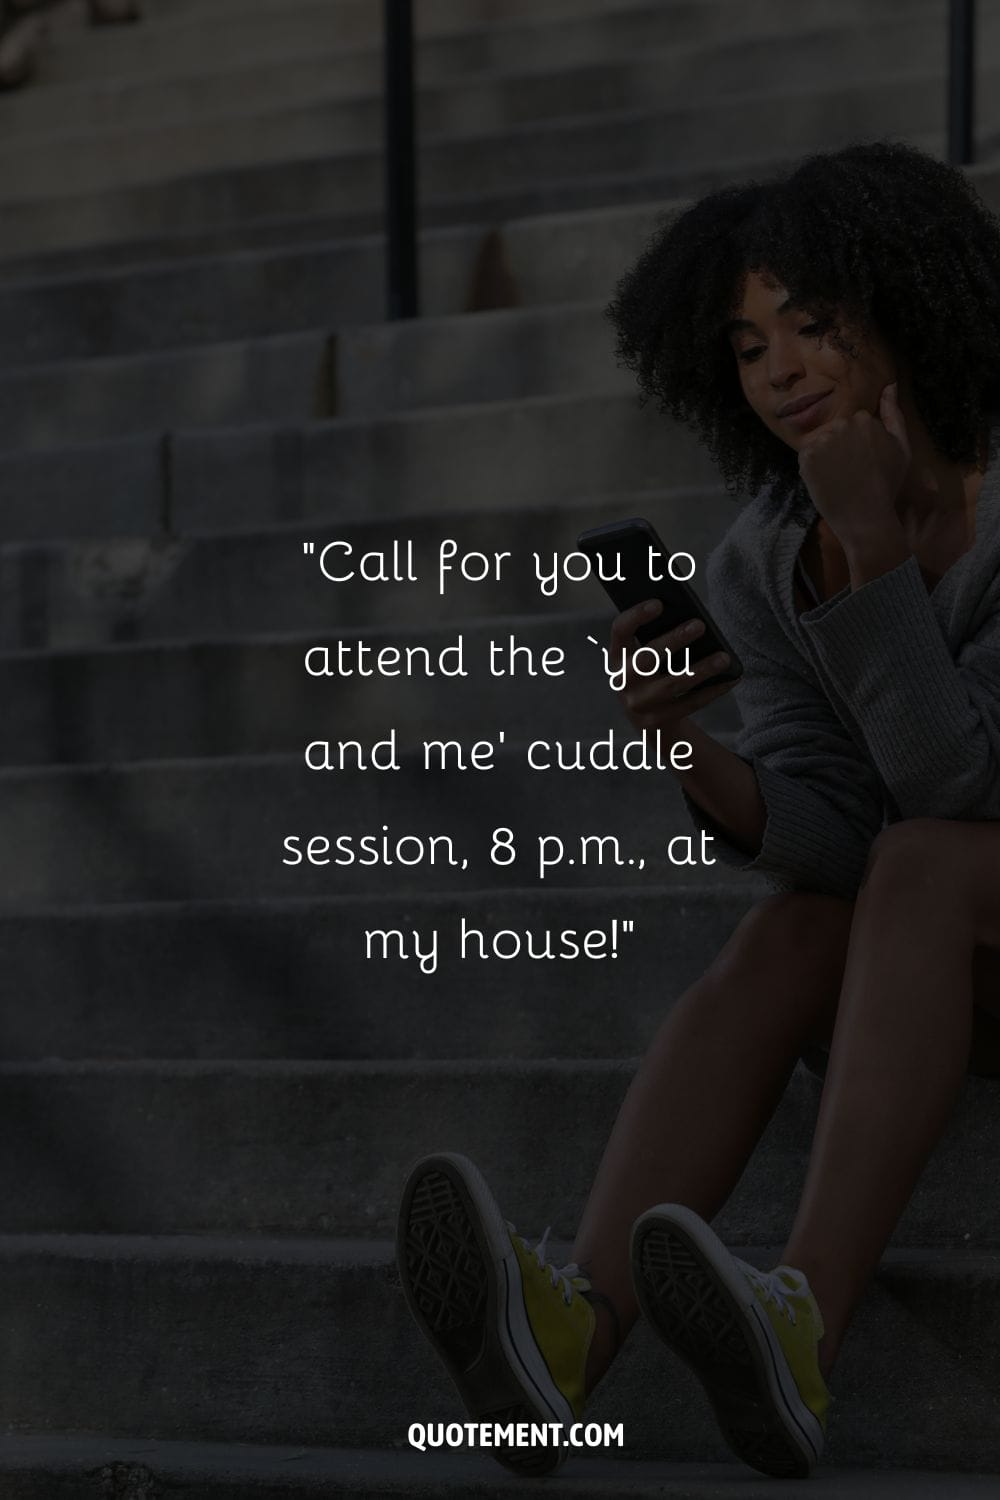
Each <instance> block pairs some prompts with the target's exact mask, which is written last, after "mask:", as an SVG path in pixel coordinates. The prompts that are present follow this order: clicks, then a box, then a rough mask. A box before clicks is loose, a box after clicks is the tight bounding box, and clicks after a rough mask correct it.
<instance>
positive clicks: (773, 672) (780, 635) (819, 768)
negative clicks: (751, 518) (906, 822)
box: [685, 538, 884, 898]
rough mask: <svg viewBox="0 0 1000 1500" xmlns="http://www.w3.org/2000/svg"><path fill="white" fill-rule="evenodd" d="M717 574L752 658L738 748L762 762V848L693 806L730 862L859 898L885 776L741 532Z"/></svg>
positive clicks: (717, 609)
mask: <svg viewBox="0 0 1000 1500" xmlns="http://www.w3.org/2000/svg"><path fill="white" fill-rule="evenodd" d="M707 576H708V583H709V591H710V600H711V608H712V612H713V614H714V615H715V618H716V620H717V621H718V624H719V626H720V627H721V629H722V630H723V632H724V634H725V635H726V637H727V638H728V640H729V641H730V642H731V644H732V645H733V647H734V648H735V649H736V651H737V652H738V654H739V656H740V658H741V660H742V662H743V668H744V674H743V677H742V679H741V681H740V683H739V684H738V686H737V687H736V688H735V689H734V696H735V698H736V701H737V704H738V707H739V710H740V715H741V718H742V728H741V730H740V732H739V735H738V737H737V741H736V753H737V754H738V755H740V756H741V757H742V758H743V759H744V760H746V761H747V762H748V763H749V764H750V765H751V766H752V767H753V769H754V771H755V773H756V776H757V782H758V785H759V787H760V793H761V796H762V798H763V801H764V805H765V808H766V812H767V820H766V824H765V828H764V836H763V841H762V844H761V848H760V851H759V853H758V854H757V855H756V856H755V857H753V858H750V857H748V856H747V854H746V853H745V852H744V851H743V850H740V849H739V848H738V847H736V846H735V845H733V844H731V843H730V842H729V841H728V840H727V839H726V838H725V837H724V835H723V834H722V831H721V829H720V828H719V827H718V825H716V824H715V823H714V821H713V820H712V819H710V818H708V817H707V816H706V815H705V813H703V812H702V811H701V809H700V808H699V807H698V806H697V804H696V803H695V802H694V801H693V799H692V798H691V797H689V796H685V802H686V805H687V808H688V811H689V813H690V814H691V817H692V819H693V821H694V823H695V825H696V826H697V827H698V828H699V829H704V830H705V831H706V832H708V833H710V834H712V835H713V838H714V840H715V842H714V844H713V853H714V854H715V855H716V857H717V858H719V859H721V860H723V861H724V862H725V863H726V864H729V865H732V866H733V867H735V868H737V869H741V870H747V871H755V872H757V873H760V874H762V875H764V876H766V877H767V878H768V879H769V880H770V882H771V884H772V885H774V886H777V887H778V888H779V889H785V890H811V891H821V892H826V893H828V894H831V895H838V896H845V897H848V898H851V897H853V896H854V895H855V893H856V892H857V888H858V885H859V883H860V880H861V876H862V873H863V871H864V867H865V863H866V861H867V858H868V852H869V849H870V848H871V844H872V840H873V839H874V838H875V836H876V834H877V833H878V832H879V830H880V829H881V827H882V824H883V821H884V798H883V792H882V788H881V786H880V784H879V780H878V777H877V775H876V774H875V771H874V769H873V767H872V766H871V765H870V764H869V763H868V762H867V761H866V759H865V757H864V755H863V753H862V751H861V750H860V748H859V747H858V746H857V745H855V743H854V741H853V740H852V739H851V737H850V734H849V733H848V731H847V729H846V728H845V726H844V725H843V724H842V723H841V722H840V720H839V719H838V717H837V715H836V714H835V712H834V710H833V708H832V707H831V705H830V702H829V700H828V699H827V697H826V696H825V694H824V692H823V689H822V686H821V684H820V683H819V681H818V679H817V678H816V677H815V676H814V675H813V674H812V673H811V671H810V669H809V667H808V665H807V664H806V663H805V662H804V661H803V660H802V659H801V657H800V656H799V654H798V653H797V652H796V649H795V647H794V646H793V644H792V642H791V641H789V639H788V637H787V635H786V634H785V631H784V629H783V627H782V624H781V622H780V620H778V618H777V616H776V615H775V612H774V610H773V608H772V607H771V605H770V604H769V602H768V600H767V598H766V597H765V595H764V592H763V590H762V588H761V587H760V585H759V584H758V583H757V582H756V581H755V578H754V572H753V570H752V569H751V568H750V567H749V566H748V565H747V561H746V560H745V559H744V558H743V557H741V554H740V549H739V547H738V546H737V545H736V543H735V542H734V541H733V540H732V539H731V538H730V539H724V540H723V542H722V543H721V544H720V546H719V547H718V548H716V550H715V552H713V554H712V556H711V557H710V558H709V563H708V569H707Z"/></svg>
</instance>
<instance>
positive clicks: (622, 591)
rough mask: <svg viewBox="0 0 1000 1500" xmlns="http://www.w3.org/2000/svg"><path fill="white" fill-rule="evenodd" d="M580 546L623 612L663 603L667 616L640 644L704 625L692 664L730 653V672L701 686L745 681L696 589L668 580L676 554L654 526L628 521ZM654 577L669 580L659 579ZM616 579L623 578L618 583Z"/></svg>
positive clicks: (599, 529) (643, 633)
mask: <svg viewBox="0 0 1000 1500" xmlns="http://www.w3.org/2000/svg"><path fill="white" fill-rule="evenodd" d="M576 545H577V548H578V550H579V551H580V552H582V553H584V554H585V556H587V557H589V558H590V561H591V565H592V567H593V570H594V577H595V578H598V579H599V581H600V583H601V585H602V587H603V588H604V589H605V591H606V592H607V594H608V595H609V597H610V599H611V602H612V603H613V604H614V605H616V607H617V608H618V610H619V612H620V611H621V610H623V609H631V607H632V605H633V604H641V603H642V601H643V600H644V599H659V600H660V601H661V603H662V604H663V612H662V614H658V615H657V616H656V618H655V619H653V620H649V621H648V622H647V623H645V624H643V625H640V626H639V628H638V630H637V631H636V633H635V636H636V640H637V641H639V643H640V644H641V645H646V644H647V643H648V642H649V641H652V640H655V639H656V637H657V636H660V635H665V634H666V632H667V631H668V630H673V629H674V628H675V626H677V625H683V624H684V622H685V620H704V622H705V630H704V633H703V634H702V635H700V636H699V637H698V639H697V640H695V641H692V643H691V647H690V650H691V658H690V659H691V661H692V663H694V662H699V661H702V660H703V659H704V658H705V657H706V656H714V655H715V653H716V651H726V652H728V654H729V666H728V667H725V668H723V670H722V671H721V672H716V673H715V675H714V676H712V677H709V678H706V680H705V682H703V683H701V684H700V686H701V687H707V686H708V684H709V683H710V682H735V681H737V680H738V679H739V678H740V677H742V675H743V664H742V663H741V661H740V659H739V657H738V656H737V655H736V652H735V651H734V650H733V648H732V646H731V645H730V644H729V642H728V641H727V640H726V638H725V636H724V635H723V634H722V631H721V630H720V629H719V627H718V626H717V625H716V623H715V621H714V620H713V619H712V616H711V615H710V614H709V612H708V610H707V609H706V608H705V606H704V604H702V602H701V600H700V599H699V598H698V595H697V594H696V593H695V591H694V589H693V588H692V587H691V585H690V584H689V583H682V582H681V581H680V580H678V579H673V578H670V577H668V576H666V574H667V564H668V561H669V557H670V554H669V552H668V551H667V549H666V547H664V545H663V543H662V542H661V541H660V538H659V537H658V536H657V534H656V532H655V530H654V529H653V527H652V526H651V525H650V524H649V522H648V521H645V520H643V519H642V517H641V516H633V517H632V518H631V519H630V520H628V521H612V522H611V523H610V525H608V526H595V527H594V528H593V530H592V531H584V532H581V534H580V536H579V537H578V538H577V542H576ZM651 553H652V566H651V555H650V554H651ZM599 566H600V572H599V571H598V567H599ZM652 573H656V574H658V575H663V576H662V577H658V578H653V577H651V574H652ZM615 574H617V575H619V576H618V577H615V576H614V575H615Z"/></svg>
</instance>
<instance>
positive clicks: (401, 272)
mask: <svg viewBox="0 0 1000 1500" xmlns="http://www.w3.org/2000/svg"><path fill="white" fill-rule="evenodd" d="M384 37H385V229H386V298H387V312H386V316H387V317H388V318H389V319H390V320H394V319H397V318H415V317H417V316H418V313H419V293H418V277H419V273H418V266H417V160H416V123H415V110H414V89H413V6H412V0H385V3H384Z"/></svg>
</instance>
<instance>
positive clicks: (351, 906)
mask: <svg viewBox="0 0 1000 1500" xmlns="http://www.w3.org/2000/svg"><path fill="white" fill-rule="evenodd" d="M763 891H764V886H763V882H762V881H761V880H759V879H758V878H755V877H752V876H747V877H745V878H743V879H742V880H741V881H740V883H739V885H738V886H737V885H735V884H734V885H733V886H732V887H723V886H722V885H712V886H710V885H708V884H707V883H706V882H705V881H702V882H701V883H700V884H698V885H676V886H672V887H671V888H670V889H669V891H668V890H665V889H653V890H648V891H646V890H642V889H632V890H629V892H628V896H627V905H624V904H623V903H622V896H623V893H622V892H621V891H613V890H608V889H604V890H579V891H575V892H574V893H573V895H572V898H571V900H570V901H568V900H567V895H566V892H565V891H564V890H561V889H559V888H554V889H551V890H545V889H542V888H535V889H527V890H517V891H510V892H507V891H490V892H483V891H476V890H471V889H470V890H468V891H466V892H464V893H463V894H462V895H459V896H448V895H433V894H426V893H423V892H421V893H420V894H418V895H411V896H408V897H406V898H405V899H400V898H399V897H398V896H395V895H393V896H388V897H375V898H371V897H366V896H361V895H357V896H350V897H340V898H337V897H334V898H326V899H318V900H317V899H308V898H306V899H303V898H292V899H282V900H277V899H275V898H274V897H271V898H269V899H266V900H264V899H261V898H259V897H257V896H254V898H252V899H251V900H247V901H240V902H235V901H209V902H191V901H180V902H157V903H147V904H129V905H120V906H114V907H107V906H105V907H97V906H93V905H87V906H83V907H71V908H59V909H57V908H54V907H51V906H50V907H47V908H46V909H44V910H38V911H24V912H20V911H18V912H15V911H10V910H7V911H4V912H3V913H0V955H2V958H3V967H4V973H5V975H6V977H7V984H8V987H9V989H10V992H11V994H16V995H17V996H18V997H19V1003H18V1005H16V1006H13V1007H11V1010H10V1014H9V1015H8V1017H7V1024H6V1029H5V1032H4V1049H5V1056H6V1057H7V1058H8V1059H11V1060H16V1059H21V1060H30V1059H38V1058H86V1057H102V1058H120V1059H128V1058H133V1059H134V1058H143V1057H145V1058H156V1057H167V1058H189V1059H192V1058H204V1059H222V1058H230V1059H231V1058H281V1057H286V1058H287V1057H309V1058H314V1059H320V1058H376V1057H381V1058H422V1057H474V1056H477V1055H479V1056H484V1057H493V1058H501V1057H510V1058H513V1057H534V1058H539V1057H553V1056H557V1055H558V1056H561V1057H575V1056H581V1057H591V1058H593V1057H599V1056H603V1055H608V1054H610V1055H611V1056H614V1057H631V1056H636V1055H638V1054H639V1053H641V1052H642V1051H644V1050H645V1048H646V1046H647V1045H648V1042H649V1039H650V1037H651V1036H652V1034H653V1031H654V1030H655V1027H656V1025H657V1023H658V1022H659V1020H660V1019H661V1018H662V1016H663V1015H664V1013H665V1012H666V1010H667V1009H668V1008H669V1006H670V1005H671V1004H672V1003H673V1001H674V1000H675V999H676V998H677V996H678V995H680V994H682V993H683V991H684V990H685V989H687V987H688V986H689V985H690V984H693V983H694V981H695V980H696V979H697V978H698V977H699V975H700V974H701V973H703V972H704V969H705V967H706V965H707V963H708V962H709V960H710V959H711V957H712V956H713V955H714V954H715V953H717V952H718V950H719V949H720V948H721V947H722V945H723V943H724V942H725V941H726V939H727V938H728V936H729V934H730V932H731V931H732V929H733V928H734V927H735V926H736V924H737V922H738V921H739V920H740V918H741V917H742V916H743V914H744V912H745V911H746V910H747V908H748V907H749V906H750V905H751V904H752V903H753V902H754V901H755V900H757V899H759V898H760V896H761V895H762V894H763ZM619 907H621V909H622V910H627V913H628V916H629V918H630V919H631V920H632V921H633V922H634V923H635V930H634V932H633V933H632V935H631V936H630V937H628V938H627V939H625V938H623V939H622V942H623V944H624V943H626V942H627V944H628V949H627V959H626V953H625V949H624V947H623V949H622V961H621V962H620V964H619V967H620V968H622V970H623V972H625V973H627V976H628V998H627V1001H626V1002H624V1003H621V1004H615V1005H613V1006H609V1005H608V981H607V975H606V970H605V968H604V967H603V966H602V964H601V963H599V962H589V963H588V962H579V963H572V964H571V963H560V964H551V963H540V962H538V961H535V960H532V959H530V958H528V957H527V955H526V953H525V954H522V956H521V957H519V958H517V959H511V960H504V961H502V962H498V961H495V960H489V961H485V962H484V961H481V960H467V961H466V963H465V964H463V962H462V961H461V959H460V958H459V956H458V952H457V948H456V947H454V946H452V945H451V944H448V943H445V942H443V941H442V943H441V945H440V953H439V960H438V967H437V969H436V970H435V973H434V975H423V974H421V973H419V972H414V969H415V967H416V966H415V965H414V963H413V960H412V959H405V960H404V959H400V958H398V957H390V958H388V959H386V960H384V961H383V960H379V961H377V962H373V961H371V960H369V959H367V958H366V956H365V944H364V938H363V934H364V932H365V931H366V930H367V929H369V928H391V927H394V926H395V927H398V926H399V925H400V924H401V923H404V922H405V923H406V924H407V929H406V930H407V933H408V935H409V934H412V932H413V931H414V929H416V930H419V931H423V932H425V933H428V932H430V931H431V930H432V929H435V928H436V929H438V930H439V931H441V932H442V933H444V932H449V933H454V932H456V931H457V930H458V929H459V926H460V920H461V916H462V915H463V914H464V915H465V916H466V917H467V919H468V921H469V922H470V923H471V924H472V925H473V926H476V927H479V928H480V929H481V930H483V931H490V932H496V931H499V930H500V929H508V930H511V931H516V932H524V931H526V930H528V929H529V928H531V927H533V926H534V927H538V928H544V927H553V928H557V929H558V928H560V927H563V926H566V925H567V924H568V923H572V924H574V925H578V926H582V927H583V928H584V929H585V930H590V929H592V928H596V927H598V926H601V925H604V926H606V925H607V922H608V918H609V914H611V913H613V912H615V911H618V910H619ZM664 953H669V955H670V960H669V963H666V964H665V963H664ZM470 962H471V963H473V965H474V967H473V968H472V969H471V970H470V969H469V968H468V967H467V964H468V963H470ZM626 963H627V968H626V967H625V964H626ZM470 974H472V975H474V977H475V982H474V983H471V984H470V983H469V977H470ZM331 985H332V994H333V1003H331ZM456 995H458V996H461V1003H460V1004H458V1005H456V1004H455V1003H454V1000H453V999H452V998H450V997H454V996H456ZM512 996H516V1003H512Z"/></svg>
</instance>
